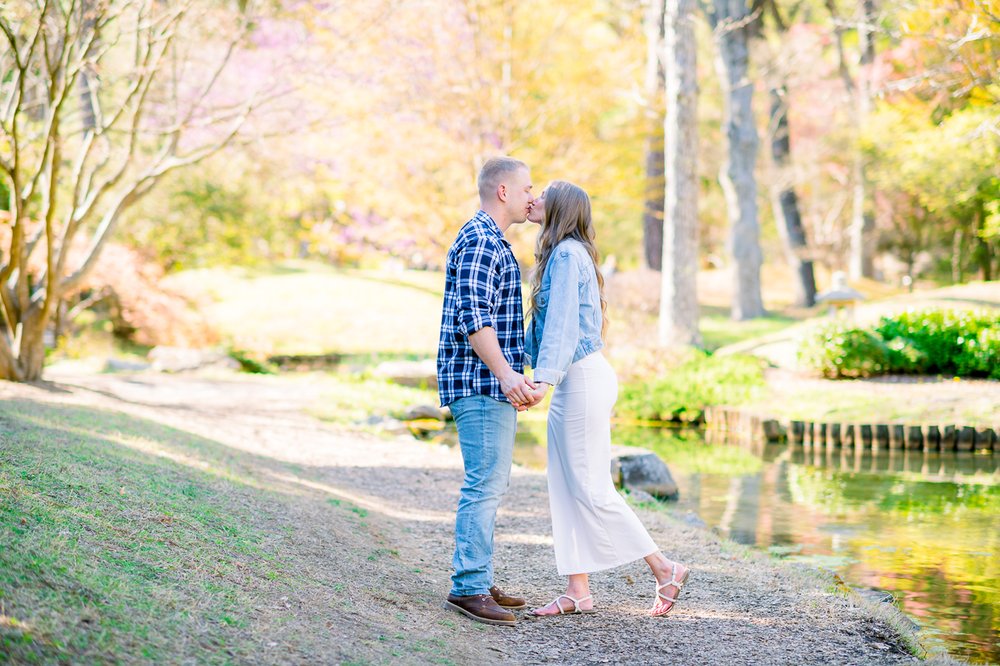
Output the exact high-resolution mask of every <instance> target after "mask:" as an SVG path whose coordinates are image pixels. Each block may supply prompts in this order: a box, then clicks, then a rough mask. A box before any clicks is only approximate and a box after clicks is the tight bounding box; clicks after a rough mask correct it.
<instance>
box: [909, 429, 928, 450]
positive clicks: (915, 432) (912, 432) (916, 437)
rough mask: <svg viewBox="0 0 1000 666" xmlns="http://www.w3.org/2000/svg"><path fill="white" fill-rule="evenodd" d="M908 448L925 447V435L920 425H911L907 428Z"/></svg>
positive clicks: (917, 448) (918, 448)
mask: <svg viewBox="0 0 1000 666" xmlns="http://www.w3.org/2000/svg"><path fill="white" fill-rule="evenodd" d="M906 448H907V449H909V450H911V451H919V450H920V449H922V448H924V436H923V433H921V431H920V426H918V425H911V426H909V427H907V429H906Z"/></svg>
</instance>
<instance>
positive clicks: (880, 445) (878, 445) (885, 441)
mask: <svg viewBox="0 0 1000 666" xmlns="http://www.w3.org/2000/svg"><path fill="white" fill-rule="evenodd" d="M888 447H889V426H887V425H886V424H884V423H878V424H876V425H875V439H874V441H873V443H872V450H875V449H885V448H888Z"/></svg>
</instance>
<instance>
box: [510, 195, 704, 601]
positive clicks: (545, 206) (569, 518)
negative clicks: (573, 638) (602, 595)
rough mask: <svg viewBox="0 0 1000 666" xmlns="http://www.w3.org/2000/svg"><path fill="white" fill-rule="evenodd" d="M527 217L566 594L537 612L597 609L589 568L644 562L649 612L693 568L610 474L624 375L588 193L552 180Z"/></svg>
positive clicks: (535, 333)
mask: <svg viewBox="0 0 1000 666" xmlns="http://www.w3.org/2000/svg"><path fill="white" fill-rule="evenodd" d="M528 220H529V221H531V222H534V223H536V224H540V225H541V231H540V232H539V234H538V241H537V244H536V249H535V260H536V268H535V271H534V272H533V273H532V276H531V310H530V312H531V315H532V316H531V323H530V324H529V326H528V331H527V335H526V353H527V355H528V357H529V358H530V360H531V365H532V367H533V368H534V378H533V379H534V382H535V384H537V385H538V388H537V389H536V391H537V393H536V398H537V399H541V397H542V396H544V393H545V392H546V391H547V390H548V388H549V387H550V386H552V387H555V391H554V393H553V396H552V403H551V405H550V407H549V420H548V465H549V468H548V481H549V504H550V506H551V509H552V537H553V541H554V544H555V554H556V566H557V569H558V571H559V574H560V575H566V576H569V581H568V584H567V586H566V592H565V593H564V594H561V595H559V596H558V597H556V598H555V599H554V600H553V601H552V602H551V603H549V604H548V605H547V606H543V607H542V608H536V609H535V610H533V611H531V613H532V614H533V615H536V616H549V615H561V614H565V613H592V612H594V610H593V609H594V601H593V598H592V597H591V594H590V586H589V578H588V574H590V573H593V572H595V571H601V570H604V569H610V568H611V567H616V566H619V565H622V564H625V563H627V562H631V561H634V560H637V559H639V558H640V557H641V558H643V559H645V560H646V563H647V564H648V565H649V568H650V570H651V571H652V573H653V576H655V578H656V597H655V599H654V603H653V608H652V610H650V614H651V615H654V616H658V615H665V614H666V613H668V612H670V609H671V608H673V606H674V603H675V602H676V601H677V597H678V595H679V594H680V591H681V587H682V586H683V585H684V583H685V582H686V581H687V578H688V568H687V567H685V566H684V565H683V564H678V563H676V562H672V561H670V560H668V559H667V558H666V557H664V555H663V554H662V553H661V552H660V551H659V549H657V547H656V544H654V543H653V540H652V539H651V538H650V536H649V533H648V532H647V531H646V529H645V528H644V527H643V526H642V523H640V522H639V518H638V517H637V516H636V515H635V513H633V512H632V510H631V509H630V508H629V507H628V505H627V504H626V503H625V500H624V499H622V497H621V495H619V494H618V492H617V490H616V489H615V487H614V483H613V482H612V480H611V468H610V463H611V410H612V408H613V407H614V404H615V400H616V399H617V397H618V380H617V378H616V376H615V372H614V370H612V368H611V366H610V365H609V364H608V362H607V361H606V360H605V358H604V355H603V354H602V353H601V351H600V350H601V349H602V348H603V347H604V342H603V338H604V332H605V329H606V328H607V317H606V315H605V310H606V308H607V303H606V301H605V300H604V279H603V278H602V276H601V273H600V271H599V270H598V268H597V265H598V254H597V248H596V246H595V245H594V236H595V233H594V225H593V222H592V221H591V217H590V199H589V197H588V196H587V193H586V192H584V191H583V190H582V189H580V188H579V187H577V186H576V185H573V184H571V183H566V182H562V181H555V182H553V183H552V184H550V185H549V186H548V188H546V189H545V191H544V192H542V194H541V196H540V197H538V198H537V199H535V202H534V203H533V204H532V208H531V212H530V213H529V215H528Z"/></svg>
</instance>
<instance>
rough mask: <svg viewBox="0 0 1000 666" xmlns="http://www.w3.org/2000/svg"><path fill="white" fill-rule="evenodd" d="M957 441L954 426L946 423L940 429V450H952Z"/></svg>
mask: <svg viewBox="0 0 1000 666" xmlns="http://www.w3.org/2000/svg"><path fill="white" fill-rule="evenodd" d="M957 442H958V432H957V431H956V430H955V426H953V425H946V426H944V427H943V429H942V430H941V450H942V451H954V450H955V444H956V443H957Z"/></svg>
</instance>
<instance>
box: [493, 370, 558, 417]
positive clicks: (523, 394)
mask: <svg viewBox="0 0 1000 666" xmlns="http://www.w3.org/2000/svg"><path fill="white" fill-rule="evenodd" d="M549 386H550V385H549V384H547V383H545V382H538V383H537V384H536V383H534V382H533V381H531V380H530V379H528V378H527V377H525V376H524V375H521V374H518V373H512V374H511V375H510V377H509V378H508V379H506V380H501V381H500V389H501V390H502V391H503V393H504V395H506V396H507V399H508V400H510V404H512V405H514V408H515V409H517V411H519V412H525V411H527V410H529V409H531V408H532V407H534V406H535V405H537V404H538V403H540V402H541V401H542V400H544V399H545V394H546V393H548V391H549Z"/></svg>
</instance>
